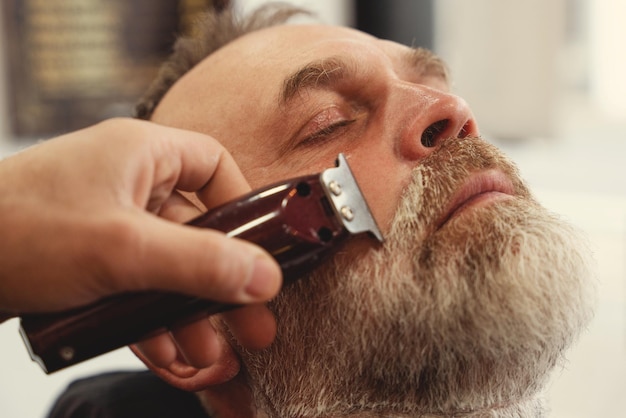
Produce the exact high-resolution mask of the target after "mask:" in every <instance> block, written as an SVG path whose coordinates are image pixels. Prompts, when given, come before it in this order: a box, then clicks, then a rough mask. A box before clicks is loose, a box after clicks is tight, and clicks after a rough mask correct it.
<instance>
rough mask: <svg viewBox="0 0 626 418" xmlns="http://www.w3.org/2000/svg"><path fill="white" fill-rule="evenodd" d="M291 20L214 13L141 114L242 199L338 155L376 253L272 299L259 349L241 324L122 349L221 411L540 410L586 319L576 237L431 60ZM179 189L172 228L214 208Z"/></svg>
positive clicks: (345, 260)
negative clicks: (189, 143)
mask: <svg viewBox="0 0 626 418" xmlns="http://www.w3.org/2000/svg"><path fill="white" fill-rule="evenodd" d="M295 13H298V11H296V10H293V9H291V8H288V7H283V6H281V7H274V8H264V9H261V10H260V11H259V12H257V13H255V14H253V15H252V16H250V17H249V18H247V19H246V20H243V21H239V20H237V19H235V18H234V17H233V16H232V15H231V13H230V12H228V11H226V12H224V13H222V14H219V15H208V16H207V17H206V19H204V21H203V22H202V23H201V24H200V25H199V26H198V28H197V33H196V35H195V37H194V38H184V39H181V40H180V41H179V42H178V44H177V49H176V51H175V53H174V54H173V56H172V57H171V58H170V60H169V61H168V62H167V63H166V64H165V66H164V67H163V71H162V72H161V75H160V77H159V78H158V80H156V82H155V84H154V85H153V86H152V88H151V90H150V91H149V92H148V94H147V95H146V97H145V98H144V100H143V102H142V103H141V104H140V105H139V107H138V109H139V116H140V117H142V118H144V119H149V120H151V121H153V122H155V123H157V124H161V125H165V126H169V127H175V128H179V129H185V130H191V131H197V132H201V133H204V134H208V135H211V136H213V137H215V138H217V139H218V140H219V141H220V142H221V143H222V144H223V145H224V146H225V147H226V149H228V150H229V151H230V153H231V154H232V156H233V157H234V159H235V161H236V162H237V164H238V165H239V167H240V168H241V170H242V172H243V174H244V175H245V177H246V179H247V180H248V182H249V183H250V185H251V186H252V187H258V186H263V185H266V184H268V183H271V182H274V181H276V180H280V179H283V178H288V177H293V176H297V175H302V174H310V173H314V172H319V171H321V170H323V169H325V168H327V167H330V166H332V164H333V161H334V159H335V157H336V156H337V154H338V153H339V152H342V153H344V154H345V155H346V156H347V159H348V161H349V163H350V166H351V168H352V170H353V172H354V174H355V177H356V178H357V179H358V181H359V183H360V185H361V188H362V191H363V193H364V195H365V197H366V199H367V201H368V202H369V204H370V207H371V209H372V211H373V214H374V217H375V218H376V219H377V221H378V223H379V225H380V227H381V229H382V230H383V233H384V235H385V238H386V241H385V243H384V244H383V245H377V244H375V243H373V242H370V241H367V240H356V241H353V242H351V243H350V245H348V246H347V247H346V248H345V250H344V251H343V252H341V253H340V254H338V255H337V256H335V257H334V259H333V260H332V261H331V262H329V263H328V264H327V265H325V266H323V267H321V268H320V269H318V270H316V271H314V272H313V273H312V274H311V275H310V276H308V277H307V278H305V279H303V280H301V281H299V282H298V283H296V284H295V285H293V286H289V287H287V288H285V289H284V290H283V291H282V293H281V294H280V295H279V296H278V297H277V298H276V299H275V300H274V301H272V302H271V303H270V305H269V308H270V309H271V311H272V313H273V314H274V315H275V317H276V324H277V336H276V339H275V341H274V342H273V343H272V344H271V345H270V346H269V347H268V348H265V349H262V350H253V349H248V348H243V347H242V345H240V344H239V342H238V339H237V337H238V335H237V333H236V332H231V329H232V328H233V327H232V326H231V325H232V324H236V323H237V317H236V314H235V315H231V316H230V317H226V318H225V319H224V320H217V319H215V318H214V319H213V324H214V325H215V327H216V329H218V332H219V335H220V338H222V339H221V340H220V341H221V344H220V347H219V348H218V349H217V351H218V355H215V353H213V354H212V357H211V358H210V359H207V358H205V357H206V356H207V354H206V353H205V352H204V351H203V350H200V349H198V350H189V349H187V350H178V352H177V351H176V350H169V351H167V350H165V352H156V351H151V349H150V347H151V345H150V344H143V345H142V344H139V345H138V346H137V347H135V351H136V353H137V354H138V355H139V356H140V357H141V358H142V359H143V360H144V361H145V362H146V364H147V365H148V366H149V367H150V368H151V369H153V371H155V372H156V373H157V374H158V375H159V376H161V377H162V378H163V379H164V380H166V381H167V382H169V383H171V384H173V385H176V386H179V387H182V388H185V389H188V390H194V391H199V396H200V398H201V399H202V401H203V404H204V405H205V407H206V408H207V411H208V413H209V414H210V416H215V417H275V418H286V417H294V418H300V417H319V418H322V417H328V418H330V417H360V418H365V417H444V416H445V417H452V416H454V417H522V416H523V417H539V416H543V414H544V412H543V411H544V409H543V407H542V404H541V401H540V398H539V395H540V392H541V390H542V388H543V387H544V385H545V383H546V381H547V379H548V376H549V373H550V371H551V370H552V369H553V368H554V367H555V366H557V365H558V364H559V362H560V360H562V356H563V352H564V350H565V349H566V348H567V347H568V346H569V345H570V344H571V342H572V341H573V340H574V339H575V337H576V336H577V334H578V333H579V331H580V330H581V328H582V327H583V326H584V325H585V324H586V323H587V321H588V319H589V317H590V309H589V300H588V299H589V298H588V297H587V293H588V292H587V287H588V286H587V285H588V271H587V268H586V258H587V253H586V250H585V249H584V248H583V247H582V246H581V245H580V240H579V238H578V237H577V236H576V234H575V233H573V232H572V231H571V230H570V229H569V228H568V227H567V226H566V225H564V224H563V223H562V222H561V221H559V220H558V219H557V218H556V217H555V216H553V215H551V214H549V213H547V212H546V211H545V210H544V209H543V208H542V207H540V206H539V205H538V204H537V202H536V201H535V200H534V199H533V197H532V196H531V194H530V192H529V191H528V189H527V188H526V186H525V185H524V183H523V182H522V180H520V178H519V175H518V172H517V170H516V168H515V167H514V165H513V164H512V163H511V162H510V161H509V160H508V159H507V158H506V157H505V156H504V155H502V154H501V153H500V152H499V151H498V150H497V149H496V148H494V147H493V146H491V145H489V144H488V143H486V142H485V141H484V140H482V139H481V138H480V137H479V132H478V126H477V123H476V121H475V120H474V118H473V116H472V113H471V111H470V109H469V107H468V105H467V104H466V103H465V102H464V101H463V100H462V99H461V98H459V97H457V96H455V95H453V94H452V93H451V92H450V90H449V80H448V75H447V71H446V68H445V66H444V64H443V63H442V61H441V60H440V59H439V58H437V57H436V56H435V55H434V54H432V53H431V52H429V51H426V50H423V49H419V48H409V47H406V46H403V45H399V44H396V43H394V42H390V41H385V40H381V39H377V38H374V37H372V36H369V35H367V34H364V33H362V32H359V31H356V30H352V29H347V28H341V27H329V26H316V25H284V24H282V23H284V22H285V21H286V20H287V19H288V18H289V17H290V16H291V15H293V14H295ZM187 197H188V199H190V200H191V201H192V202H194V205H195V206H194V207H191V206H189V205H187V204H186V203H185V202H183V201H181V202H180V205H179V206H174V207H172V208H170V210H171V211H175V212H176V211H177V212H178V215H177V216H179V217H181V218H185V217H188V218H189V217H191V216H193V215H194V214H196V213H197V211H198V210H199V209H196V207H198V208H202V207H203V206H207V205H210V203H211V202H200V201H199V200H198V199H197V198H195V196H192V195H188V196H187ZM260 312H264V311H260ZM263 315H264V314H263ZM234 328H236V327H234ZM200 335H201V334H198V335H196V336H194V334H193V333H187V334H186V335H184V336H182V338H185V339H186V341H187V342H189V341H190V340H191V341H193V339H194V338H197V340H198V347H203V344H202V338H201V336H200ZM178 337H179V338H181V336H180V335H179V336H178ZM158 338H161V339H164V338H165V339H167V338H169V337H167V336H161V337H158ZM172 347H174V348H175V347H177V346H176V345H173V344H172ZM215 358H218V360H215ZM203 366H207V367H203Z"/></svg>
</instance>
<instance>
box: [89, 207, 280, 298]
mask: <svg viewBox="0 0 626 418" xmlns="http://www.w3.org/2000/svg"><path fill="white" fill-rule="evenodd" d="M123 223H124V224H125V225H124V226H122V227H118V226H113V227H112V226H111V225H110V223H105V224H104V225H103V229H104V231H103V232H102V234H101V235H99V236H103V237H106V236H107V234H109V242H103V241H104V240H102V239H101V240H99V242H98V246H97V248H93V249H91V250H90V251H94V252H95V255H94V257H98V255H99V254H101V253H106V254H107V255H108V256H111V258H112V259H115V260H116V263H114V264H113V265H111V264H110V263H108V264H107V263H106V260H104V262H103V263H102V264H103V265H104V266H105V267H104V268H108V269H111V270H113V271H112V272H111V271H105V272H104V274H103V277H108V278H111V277H112V278H117V279H116V280H112V281H107V282H106V283H105V285H106V284H110V286H111V287H112V288H110V289H109V293H114V292H122V291H136V290H146V289H159V290H166V291H174V292H179V293H185V294H189V295H194V296H198V297H204V298H207V299H211V300H216V301H221V302H232V303H251V302H259V301H265V300H268V299H270V298H272V297H273V296H275V295H276V293H277V292H278V290H279V288H280V284H281V281H282V274H281V271H280V267H279V266H278V264H277V263H276V261H275V260H274V259H273V258H272V257H271V256H270V255H269V254H268V253H267V252H265V251H264V250H263V249H261V248H260V247H258V246H256V245H254V244H251V243H249V242H246V241H243V240H239V239H236V238H228V237H226V235H224V234H223V233H221V232H218V231H214V230H210V229H203V228H195V227H191V226H184V225H179V224H176V223H172V222H169V221H166V220H163V219H160V218H158V217H155V216H152V215H149V214H146V213H144V212H140V213H134V214H132V217H130V218H129V219H124V222H123ZM128 229H131V230H132V233H129V232H128ZM118 230H120V231H121V235H122V236H121V237H115V236H114V237H113V238H111V234H113V235H115V233H116V232H119V231H118ZM129 235H130V237H129ZM120 241H122V242H120ZM137 242H139V243H140V245H137Z"/></svg>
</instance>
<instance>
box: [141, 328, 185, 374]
mask: <svg viewBox="0 0 626 418" xmlns="http://www.w3.org/2000/svg"><path fill="white" fill-rule="evenodd" d="M132 348H133V349H134V350H138V351H139V352H140V353H141V354H142V355H143V356H145V357H146V359H148V360H149V361H150V362H151V363H152V364H153V365H154V366H156V367H160V368H166V367H168V366H169V365H170V364H172V363H173V362H174V361H175V360H176V357H177V355H178V350H177V345H176V344H175V343H174V340H173V339H172V336H171V335H170V334H169V333H167V332H164V333H162V334H159V335H157V336H155V337H151V338H148V339H146V340H143V341H140V342H138V343H136V344H133V345H132Z"/></svg>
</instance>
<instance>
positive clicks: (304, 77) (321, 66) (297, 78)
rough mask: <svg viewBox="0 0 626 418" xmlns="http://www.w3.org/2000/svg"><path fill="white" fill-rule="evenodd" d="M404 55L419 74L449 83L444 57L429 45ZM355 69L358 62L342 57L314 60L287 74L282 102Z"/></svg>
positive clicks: (282, 91) (326, 84) (413, 48)
mask: <svg viewBox="0 0 626 418" xmlns="http://www.w3.org/2000/svg"><path fill="white" fill-rule="evenodd" d="M402 59H403V61H404V62H405V63H406V64H407V65H408V66H409V68H410V69H411V70H412V71H413V72H415V73H417V75H418V77H436V78H439V79H441V80H442V81H444V82H445V83H446V84H447V83H448V82H449V75H448V68H447V66H446V64H445V63H444V61H443V60H442V59H441V58H439V57H438V56H437V55H435V54H434V53H433V52H431V51H430V50H428V49H426V48H421V47H411V48H410V49H408V50H407V52H406V53H405V55H404V56H403V57H402ZM354 72H356V65H355V63H352V62H350V61H347V60H345V59H344V58H342V57H337V56H332V57H328V58H324V59H321V60H317V61H312V62H310V63H308V64H306V65H304V66H303V67H301V68H300V69H298V70H296V71H295V72H293V73H292V74H291V75H289V76H288V77H287V78H285V81H284V82H283V86H282V89H281V93H280V98H281V103H282V104H286V103H287V102H289V101H290V100H291V99H293V98H294V97H295V96H297V95H299V94H301V93H302V92H304V91H306V90H308V89H325V88H329V87H332V86H333V85H336V84H337V83H338V82H339V81H341V80H342V79H344V78H345V77H346V76H347V75H348V74H350V73H354Z"/></svg>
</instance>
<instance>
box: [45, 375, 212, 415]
mask: <svg viewBox="0 0 626 418" xmlns="http://www.w3.org/2000/svg"><path fill="white" fill-rule="evenodd" d="M48 418H210V417H209V416H208V415H207V414H206V412H204V409H203V408H202V406H201V404H200V401H199V400H198V398H197V397H196V395H194V394H193V393H190V392H185V391H182V390H180V389H176V388H175V387H173V386H170V385H168V384H167V383H165V382H164V381H162V380H161V379H159V378H158V377H156V376H155V375H153V374H152V373H151V372H148V371H139V372H113V373H105V374H101V375H97V376H92V377H88V378H85V379H80V380H77V381H75V382H72V383H71V384H70V385H69V387H68V388H67V389H66V391H65V392H63V394H61V396H60V397H59V399H57V401H56V403H55V404H54V406H53V407H52V410H51V411H50V413H49V415H48Z"/></svg>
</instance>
